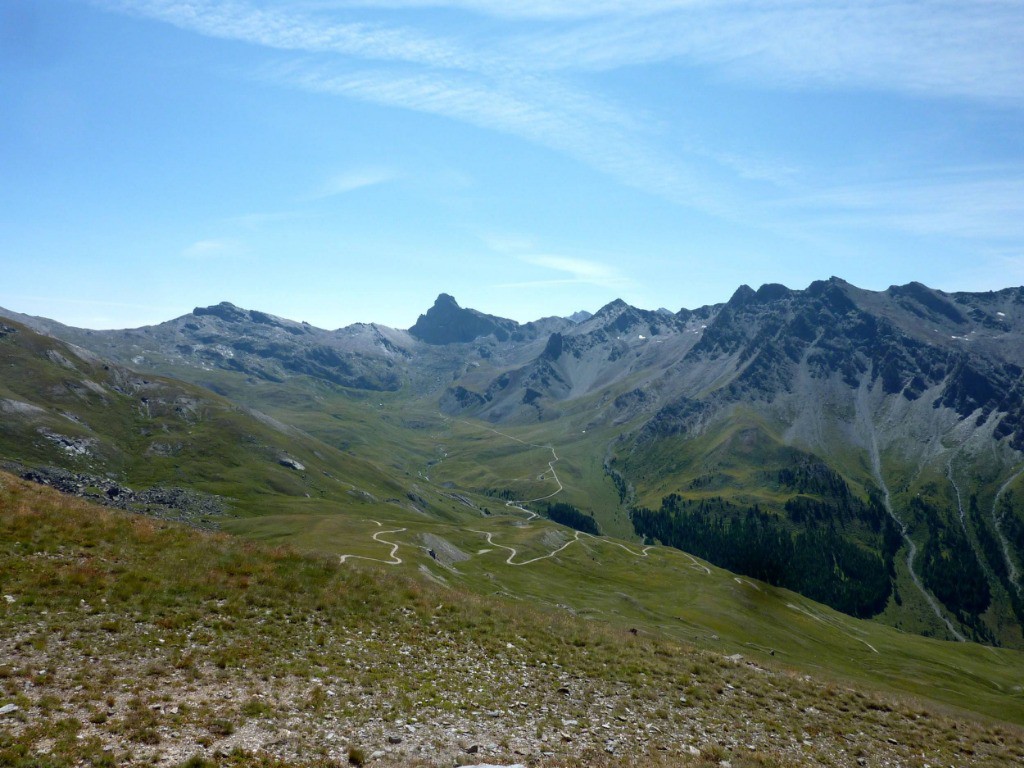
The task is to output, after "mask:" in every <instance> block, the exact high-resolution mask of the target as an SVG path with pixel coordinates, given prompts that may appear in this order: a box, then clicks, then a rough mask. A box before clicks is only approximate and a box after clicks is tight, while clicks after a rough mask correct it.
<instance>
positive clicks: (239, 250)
mask: <svg viewBox="0 0 1024 768" xmlns="http://www.w3.org/2000/svg"><path fill="white" fill-rule="evenodd" d="M247 252H248V251H247V249H246V247H245V244H244V243H242V242H241V241H239V240H234V239H231V238H211V239H208V240H197V241H196V242H194V243H192V244H191V245H189V246H187V247H186V248H183V249H182V251H181V256H182V257H183V258H186V259H192V260H194V261H209V260H214V259H237V258H239V257H242V256H245V255H246V254H247Z"/></svg>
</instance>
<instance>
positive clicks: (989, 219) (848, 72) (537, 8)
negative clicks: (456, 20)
mask: <svg viewBox="0 0 1024 768" xmlns="http://www.w3.org/2000/svg"><path fill="white" fill-rule="evenodd" d="M97 1H98V2H103V3H104V6H105V7H108V8H111V9H115V10H120V11H123V12H129V13H133V14H135V15H138V16H143V17H146V18H151V19H156V20H160V21H164V22H166V23H170V24H174V25H176V26H179V27H181V28H184V29H189V30H192V31H194V32H196V33H198V34H202V35H207V36H210V37H216V38H222V39H231V40H239V41H243V42H247V43H252V44H255V45H259V46H263V47H267V48H272V49H276V50H288V51H297V52H301V53H305V54H313V55H314V56H316V58H315V60H314V61H313V62H312V63H311V62H309V61H302V62H293V63H292V64H290V65H284V66H280V65H278V66H275V67H267V68H265V70H264V71H263V74H264V75H265V76H266V77H267V79H270V80H272V81H274V82H276V83H279V84H282V85H286V86H290V87H299V88H303V89H306V90H310V91H317V92H323V93H330V94H335V95H339V96H342V97H347V98H355V99H359V100H363V101H368V102H372V103H376V104H380V105H385V106H389V107H397V108H402V109H409V110H413V111H417V112H421V113H427V114H434V115H439V116H443V117H445V118H448V119H452V120H456V121H460V122H464V123H467V124H470V125H475V126H478V127H481V128H485V129H488V130H495V131H500V132H503V133H507V134H511V135H515V136H518V137H520V138H523V139H526V140H528V141H531V142H533V143H536V144H539V145H542V146H546V147H549V148H551V149H553V150H555V151H558V152H560V153H563V154H565V155H568V156H570V157H572V158H575V159H576V160H578V161H580V162H581V163H584V164H586V165H589V166H591V167H593V168H595V169H597V170H599V171H602V172H604V173H606V174H608V175H610V176H611V177H613V178H615V179H618V180H619V181H620V182H622V183H624V184H627V185H629V186H632V187H635V188H638V189H641V190H643V191H646V192H648V193H651V194H654V195H658V196H661V197H664V198H666V199H668V200H672V201H674V202H677V203H680V204H682V205H685V206H688V207H691V208H696V209H698V210H702V211H704V212H707V213H711V214H714V215H717V216H720V217H722V218H725V219H735V218H736V216H737V215H738V213H737V212H738V211H743V215H744V217H745V218H746V219H748V220H749V219H752V218H755V219H756V218H758V217H760V218H761V219H762V220H764V221H771V220H772V219H771V216H772V214H773V209H775V208H777V206H776V205H774V204H773V203H772V202H771V201H772V200H773V198H774V199H776V200H777V199H778V197H777V196H778V194H779V192H780V191H782V190H783V189H785V191H786V192H787V193H789V194H793V192H794V191H795V190H797V189H799V188H800V186H801V184H802V185H803V187H804V188H805V189H808V190H810V193H809V195H808V196H810V197H813V198H815V199H816V203H815V204H814V205H810V206H805V207H801V206H790V208H789V210H790V212H791V213H795V212H798V211H800V212H802V213H804V214H810V215H813V216H814V217H815V218H814V222H813V223H815V224H817V225H826V224H830V223H840V224H842V223H843V221H853V220H857V221H863V220H865V219H868V220H871V221H873V222H875V223H877V224H878V225H879V226H889V227H892V228H896V229H901V230H903V231H910V232H917V233H926V234H927V233H932V234H935V233H949V232H958V233H960V234H962V235H963V236H974V237H982V238H983V237H990V236H992V234H993V232H1017V231H1018V229H1016V228H1015V227H1014V223H1013V217H1014V216H1015V215H1016V213H1017V211H1018V210H1019V208H1020V201H1021V191H1020V189H1019V187H1020V182H1018V181H1016V180H1015V179H1011V180H1009V181H1006V180H1002V181H1000V180H999V179H998V178H995V179H988V180H985V179H982V180H979V181H978V182H977V184H976V185H975V186H976V188H975V189H974V190H971V189H967V188H963V187H962V186H961V187H960V188H955V187H954V188H950V189H946V190H945V191H944V190H943V188H942V187H941V186H940V187H936V186H935V185H934V184H932V183H930V182H928V181H924V182H920V183H916V186H917V187H918V189H917V190H916V191H915V189H914V187H915V183H910V184H907V185H902V186H901V187H900V188H899V189H898V190H896V189H887V186H886V185H884V184H881V185H875V186H873V187H870V188H864V189H863V190H862V191H861V192H860V193H857V192H856V190H855V189H853V188H848V189H846V190H842V189H820V188H819V191H818V192H816V193H815V192H814V189H815V185H813V184H810V185H808V183H807V182H806V181H803V182H801V180H800V178H799V175H798V174H797V173H795V172H794V171H792V169H789V168H787V167H786V166H785V165H784V164H778V163H773V162H772V161H770V160H765V159H763V158H756V157H740V156H738V155H736V154H735V153H732V152H729V151H727V150H717V149H713V148H705V149H700V148H699V145H698V144H697V143H694V146H698V148H697V149H693V148H691V149H689V150H687V149H686V148H685V147H682V148H681V147H678V146H677V147H676V148H675V153H674V155H672V156H666V155H664V154H663V153H660V152H657V151H655V150H654V149H653V148H652V146H651V144H650V142H649V139H650V138H651V136H650V135H649V134H648V132H647V129H645V128H643V127H642V121H641V120H640V119H638V118H637V117H634V116H633V115H631V114H630V112H628V111H627V110H625V109H622V108H620V107H618V106H616V105H615V104H613V103H610V102H608V101H607V100H604V99H601V98H599V97H597V96H596V95H595V94H594V93H593V91H592V90H589V89H588V90H583V89H581V88H580V87H579V86H578V85H577V86H575V87H571V86H569V85H567V84H566V83H565V82H561V81H559V80H558V79H557V78H556V75H558V73H561V72H565V73H567V74H569V75H572V74H573V73H578V72H580V71H583V70H595V71H599V70H603V69H613V68H618V67H623V66H631V65H635V64H651V63H658V62H666V61H676V62H679V63H680V64H686V63H697V64H701V65H705V66H709V67H711V68H713V69H716V70H717V71H719V72H721V73H723V74H725V75H728V76H731V77H736V78H739V79H747V80H753V81H757V82H763V83H768V84H772V85H777V86H783V87H794V88H806V87H814V88H824V87H842V88H874V89H882V90H892V91H896V92H911V93H923V94H928V95H932V96H943V97H949V96H958V97H968V98H972V99H979V100H986V101H994V102H999V103H1000V104H1003V105H1019V104H1021V103H1024V4H1021V3H1010V2H1002V1H1001V0H979V2H975V3H963V4H959V3H948V2H941V0H919V2H914V3H908V2H901V1H900V0H893V1H892V2H887V3H883V2H879V1H878V0H864V1H863V2H861V3H858V4H848V3H843V2H837V1H836V0H820V1H819V2H804V1H803V0H791V1H787V0H776V1H775V2H750V1H749V0H734V1H732V2H711V1H709V2H692V3H691V2H679V3H673V2H670V1H669V0H664V2H659V0H648V2H642V1H641V2H638V3H637V4H635V5H633V4H631V8H632V10H627V9H625V8H624V5H625V3H618V2H615V1H614V0H606V2H603V3H597V4H596V5H594V6H593V9H594V10H593V12H591V13H584V10H585V9H584V3H582V2H543V1H542V0H535V2H532V3H528V4H527V6H523V7H524V8H525V10H523V11H522V14H525V15H530V14H533V15H534V16H538V17H543V18H548V17H558V18H561V19H570V20H571V19H574V18H580V17H593V16H595V15H598V16H609V15H614V17H613V18H611V19H610V20H601V21H598V22H588V23H583V24H574V23H558V24H554V25H553V26H541V27H539V29H540V30H541V31H539V32H538V31H537V29H538V27H536V25H534V26H533V27H532V28H531V29H530V32H529V33H524V34H520V35H518V36H514V37H507V36H506V37H502V38H498V39H497V40H495V39H490V38H489V39H486V40H475V41H474V42H476V43H477V46H476V48H477V50H479V49H486V50H487V51H488V53H487V54H481V53H478V52H477V51H476V50H473V49H471V48H468V47H465V46H463V47H460V46H459V44H457V43H456V42H454V41H452V40H450V39H442V38H439V37H437V36H436V35H433V34H430V33H428V32H418V31H415V30H411V29H407V28H403V27H389V26H385V25H380V24H336V23H331V22H324V21H323V20H322V19H317V18H312V17H310V18H307V17H305V16H303V15H302V14H295V13H294V12H289V11H288V10H287V9H286V10H284V11H280V10H278V11H266V10H262V9H259V8H255V7H253V6H251V5H246V4H244V3H241V2H237V0H230V1H228V2H222V3H217V2H213V0H194V2H191V3H183V2H172V1H171V0H134V1H132V0H97ZM301 5H303V6H304V7H312V6H310V5H309V4H308V3H302V4H301ZM314 5H315V6H318V7H320V8H325V7H338V5H337V4H334V3H327V4H314ZM340 5H350V6H351V7H366V3H352V4H345V3H342V4H340ZM370 5H373V6H374V7H385V6H378V5H376V4H373V3H371V4H370ZM385 5H386V7H389V8H408V7H413V6H416V7H445V8H452V7H456V8H463V9H469V10H474V11H476V12H479V13H487V14H490V15H498V16H500V15H507V12H506V13H504V14H503V13H502V11H501V10H500V8H501V7H502V6H499V4H498V3H497V0H493V1H490V0H448V1H447V2H446V1H444V0H438V2H434V3H429V4H417V3H409V2H401V1H398V2H394V3H390V4H385ZM531 9H532V10H531ZM648 13H656V14H658V15H657V16H655V17H652V18H638V17H643V16H644V14H648ZM549 29H551V30H554V31H545V30H549ZM492 43H493V45H491V44H492ZM318 54H341V55H343V56H345V57H346V59H345V60H344V61H343V62H339V61H337V60H330V58H329V57H328V58H326V59H325V58H324V57H323V56H318ZM348 57H354V58H355V59H369V60H377V61H384V62H387V63H388V66H386V67H381V68H378V69H372V70H353V68H352V62H351V60H350V58H348ZM410 65H411V66H410ZM559 76H560V75H559ZM573 78H574V82H576V83H577V84H578V83H580V82H582V80H581V79H580V78H579V77H576V76H574V75H573ZM709 162H710V164H711V165H712V166H714V167H712V168H710V169H709V168H708V167H707V166H708V163H709ZM722 177H725V178H727V179H728V180H727V181H724V182H720V181H714V182H713V181H712V179H718V178H722ZM1018 178H1019V177H1018ZM751 182H753V183H755V184H756V183H763V182H768V183H770V184H771V185H772V186H773V187H774V188H775V191H774V192H772V191H768V190H764V189H761V190H759V191H757V192H756V193H752V191H751V189H750V188H749V187H748V185H749V184H750V183H751ZM960 193H966V194H978V193H981V198H980V200H982V201H985V202H978V201H977V200H975V202H968V203H967V205H966V206H964V201H969V200H970V199H971V198H968V197H959V198H958V195H959V194H960ZM1000 194H1005V195H1008V196H1009V197H1007V198H1005V199H1004V202H1002V203H1000V201H999V195H1000ZM870 195H878V196H877V197H876V198H874V200H875V202H874V203H873V204H868V203H867V202H866V201H868V200H869V197H870ZM887 204H891V205H892V206H893V207H892V208H886V207H885V206H886V205H887ZM958 204H959V206H960V207H959V208H957V205H958ZM950 213H951V214H953V215H947V214H950ZM786 223H787V222H776V224H786Z"/></svg>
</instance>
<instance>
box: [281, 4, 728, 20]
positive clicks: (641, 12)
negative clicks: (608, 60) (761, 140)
mask: <svg viewBox="0 0 1024 768" xmlns="http://www.w3.org/2000/svg"><path fill="white" fill-rule="evenodd" d="M715 1H716V0H292V2H291V3H290V5H291V6H293V7H297V8H303V9H314V10H324V9H352V8H362V9H377V10H392V11H395V10H399V11H400V10H420V9H438V8H446V9H455V10H461V11H467V12H470V13H476V14H480V15H485V16H494V17H498V18H503V19H537V20H563V19H569V20H574V19H587V18H595V17H601V16H613V15H625V16H649V15H653V14H658V13H664V12H666V11H673V10H679V9H682V8H692V7H694V6H703V5H708V4H710V3H713V2H715ZM718 2H719V3H720V2H721V0H718Z"/></svg>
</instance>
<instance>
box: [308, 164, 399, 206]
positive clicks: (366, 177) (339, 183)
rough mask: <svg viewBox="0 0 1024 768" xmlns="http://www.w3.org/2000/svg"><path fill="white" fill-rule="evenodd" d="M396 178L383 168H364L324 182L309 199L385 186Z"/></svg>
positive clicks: (320, 198)
mask: <svg viewBox="0 0 1024 768" xmlns="http://www.w3.org/2000/svg"><path fill="white" fill-rule="evenodd" d="M396 178H398V174H397V173H395V172H394V171H391V170H388V169H385V168H366V169H362V170H358V171H349V172H347V173H341V174H338V175H337V176H333V177H332V178H330V179H328V180H327V181H325V182H324V183H323V184H321V185H320V186H319V187H318V188H317V189H316V190H314V191H313V193H312V194H311V195H310V199H313V200H323V199H326V198H328V197H336V196H338V195H345V194H348V193H349V192H355V191H356V190H359V189H366V188H367V187H376V186H378V185H380V184H387V183H388V182H389V181H394V180H395V179H396Z"/></svg>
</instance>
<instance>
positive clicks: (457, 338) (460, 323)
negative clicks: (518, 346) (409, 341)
mask: <svg viewBox="0 0 1024 768" xmlns="http://www.w3.org/2000/svg"><path fill="white" fill-rule="evenodd" d="M518 327H519V323H517V322H516V321H515V320H506V319H505V318H503V317H495V316H494V315H485V314H484V313H483V312H477V311H476V310H475V309H463V308H462V307H460V306H459V303H458V302H457V301H455V298H454V297H453V296H451V295H449V294H447V293H442V294H440V295H439V296H438V297H437V299H435V300H434V306H432V307H431V308H430V309H428V310H427V312H426V314H423V315H420V316H419V319H418V320H417V321H416V324H415V325H414V326H412V328H410V329H409V333H410V334H411V335H412V336H414V337H416V338H417V339H419V340H420V341H424V342H426V343H427V344H460V343H465V342H469V341H473V339H477V338H480V337H481V336H489V335H491V334H493V335H494V336H495V338H497V339H498V341H506V340H507V339H508V337H509V335H510V334H511V333H512V332H513V331H515V330H516V329H517V328H518Z"/></svg>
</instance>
